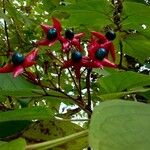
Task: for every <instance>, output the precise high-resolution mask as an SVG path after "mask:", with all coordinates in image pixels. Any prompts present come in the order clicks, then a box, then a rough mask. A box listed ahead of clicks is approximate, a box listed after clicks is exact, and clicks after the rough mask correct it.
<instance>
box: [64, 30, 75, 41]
mask: <svg viewBox="0 0 150 150" xmlns="http://www.w3.org/2000/svg"><path fill="white" fill-rule="evenodd" d="M65 37H66V39H68V40H72V39H73V38H74V32H73V31H72V30H70V29H68V30H66V31H65Z"/></svg>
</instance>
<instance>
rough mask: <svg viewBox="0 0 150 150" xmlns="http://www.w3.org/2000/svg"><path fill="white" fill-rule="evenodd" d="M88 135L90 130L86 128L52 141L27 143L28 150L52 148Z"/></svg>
mask: <svg viewBox="0 0 150 150" xmlns="http://www.w3.org/2000/svg"><path fill="white" fill-rule="evenodd" d="M86 136H88V130H84V131H81V132H78V133H74V134H71V135H68V136H65V137H62V138H59V139H55V140H50V141H46V142H42V143H38V144H32V145H27V146H26V150H31V149H32V150H34V149H41V148H42V149H50V148H53V147H56V146H59V145H62V144H65V143H67V142H69V141H72V140H74V139H78V138H81V137H86Z"/></svg>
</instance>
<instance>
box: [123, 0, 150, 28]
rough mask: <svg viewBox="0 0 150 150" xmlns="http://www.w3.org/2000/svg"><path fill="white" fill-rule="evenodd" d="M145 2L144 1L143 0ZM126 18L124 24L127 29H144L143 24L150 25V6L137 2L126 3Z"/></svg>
mask: <svg viewBox="0 0 150 150" xmlns="http://www.w3.org/2000/svg"><path fill="white" fill-rule="evenodd" d="M143 1H144V0H143ZM123 8H124V15H125V16H124V17H126V19H125V20H124V21H123V22H122V23H123V26H124V27H125V28H127V27H130V28H131V29H137V28H139V27H141V28H142V24H145V25H146V26H149V25H150V15H148V14H150V6H149V5H144V4H141V3H136V2H128V1H125V2H124V3H123Z"/></svg>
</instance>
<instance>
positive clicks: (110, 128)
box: [89, 100, 150, 150]
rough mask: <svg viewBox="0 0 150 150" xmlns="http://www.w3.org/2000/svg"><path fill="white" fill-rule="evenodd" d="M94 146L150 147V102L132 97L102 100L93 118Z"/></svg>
mask: <svg viewBox="0 0 150 150" xmlns="http://www.w3.org/2000/svg"><path fill="white" fill-rule="evenodd" d="M89 142H90V145H91V147H92V148H93V149H94V150H110V149H111V150H133V149H134V150H149V148H150V106H149V105H147V104H143V103H138V102H130V101H118V100H116V101H108V102H102V103H101V104H100V105H99V106H97V107H96V108H95V109H94V112H93V114H92V118H91V124H90V132H89Z"/></svg>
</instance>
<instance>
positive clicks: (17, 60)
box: [12, 52, 24, 65]
mask: <svg viewBox="0 0 150 150" xmlns="http://www.w3.org/2000/svg"><path fill="white" fill-rule="evenodd" d="M23 61H24V56H23V55H22V54H20V53H19V52H15V53H14V54H13V55H12V62H13V64H14V65H19V64H22V63H23Z"/></svg>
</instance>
